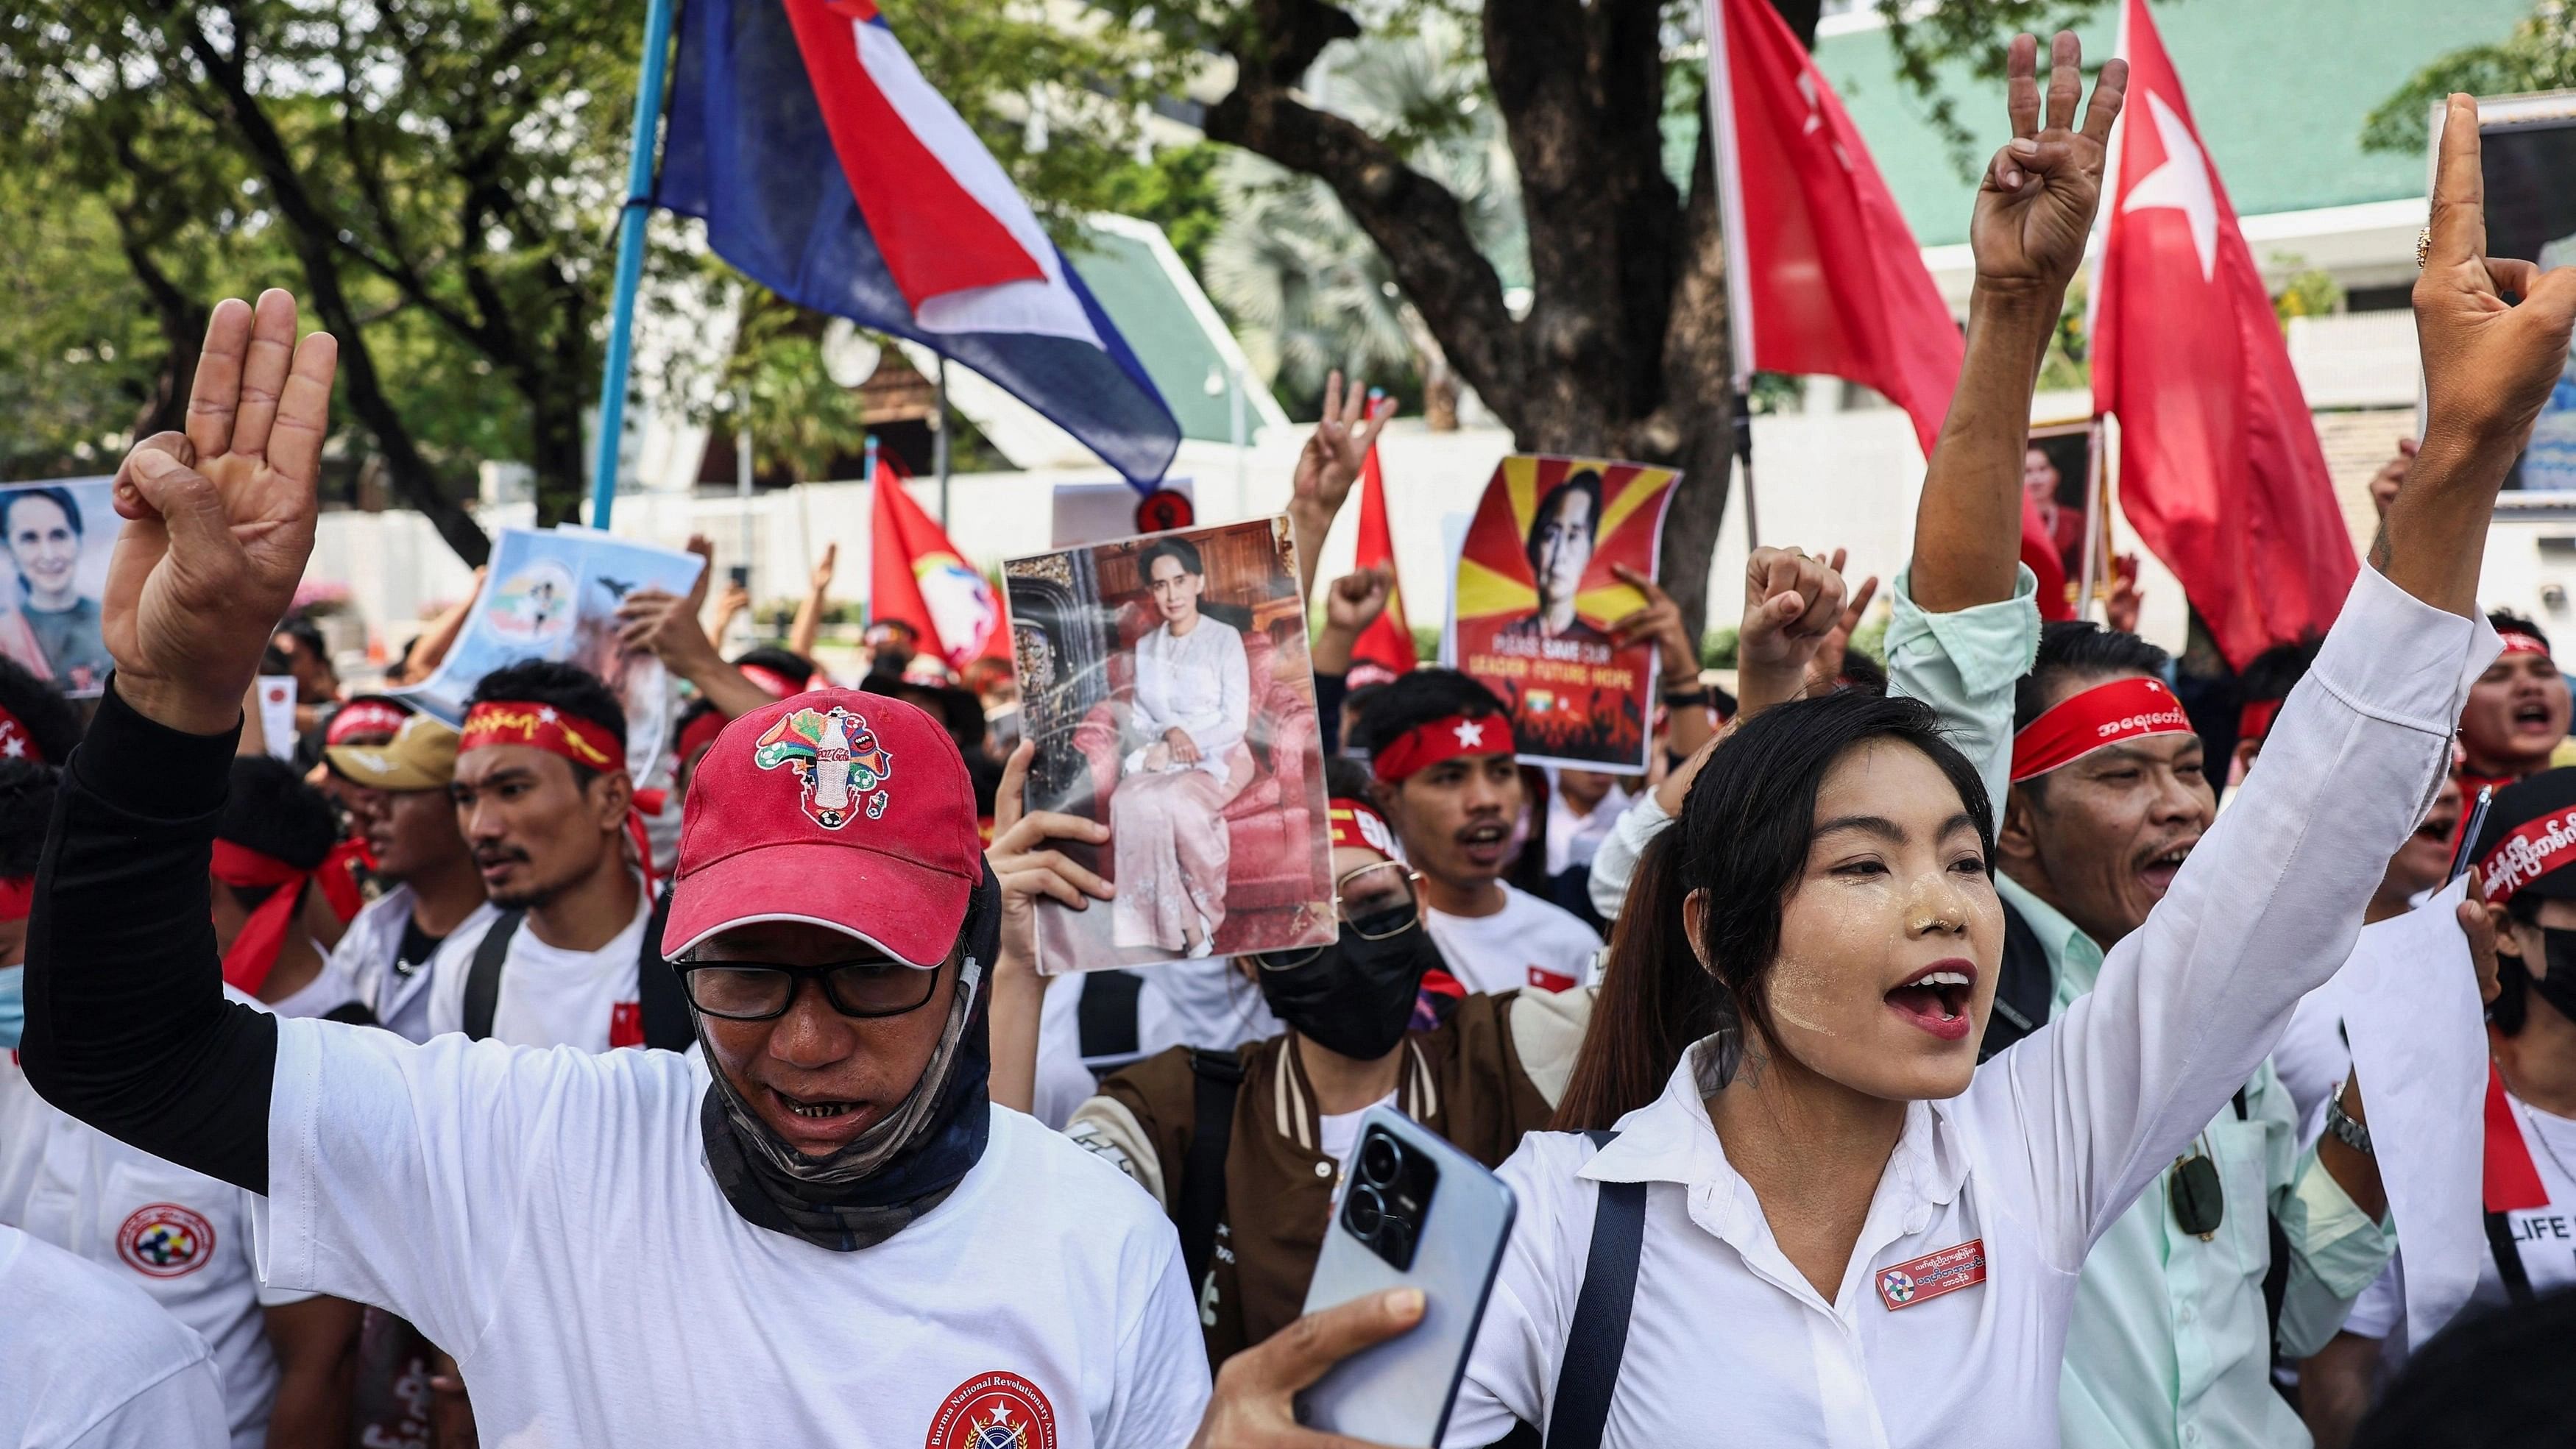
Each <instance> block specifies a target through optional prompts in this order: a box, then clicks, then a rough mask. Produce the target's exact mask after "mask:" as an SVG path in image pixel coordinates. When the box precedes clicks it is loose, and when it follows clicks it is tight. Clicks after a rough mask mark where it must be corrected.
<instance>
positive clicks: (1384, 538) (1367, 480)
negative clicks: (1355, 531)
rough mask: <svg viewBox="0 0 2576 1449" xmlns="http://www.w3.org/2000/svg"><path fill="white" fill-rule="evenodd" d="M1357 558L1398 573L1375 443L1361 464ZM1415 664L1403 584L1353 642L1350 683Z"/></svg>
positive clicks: (1379, 679) (1376, 679) (1382, 677)
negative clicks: (1405, 619)
mask: <svg viewBox="0 0 2576 1449" xmlns="http://www.w3.org/2000/svg"><path fill="white" fill-rule="evenodd" d="M1351 562H1352V565H1353V566H1354V567H1356V568H1364V569H1370V568H1376V569H1384V570H1386V572H1387V577H1388V578H1390V579H1392V578H1394V577H1395V576H1396V573H1395V536H1394V535H1393V534H1392V533H1390V532H1388V530H1387V526H1386V476H1385V475H1384V474H1383V473H1381V472H1380V471H1379V469H1378V463H1377V445H1376V444H1375V443H1371V444H1370V445H1369V450H1368V457H1367V458H1365V459H1363V460H1362V461H1361V463H1360V537H1359V548H1358V550H1357V553H1356V556H1355V557H1354V558H1353V559H1352V560H1351ZM1414 663H1415V659H1414V653H1413V630H1412V629H1411V628H1410V627H1408V626H1407V625H1406V624H1405V622H1404V589H1403V587H1402V586H1401V585H1400V584H1399V585H1397V586H1396V587H1394V588H1391V589H1389V590H1388V591H1387V596H1386V612H1385V613H1383V614H1380V615H1378V616H1377V617H1376V618H1375V619H1372V620H1370V621H1369V626H1368V627H1367V628H1365V629H1362V630H1361V631H1360V637H1359V641H1358V642H1357V643H1355V644H1353V645H1352V646H1351V672H1350V676H1349V677H1350V682H1351V684H1352V685H1353V687H1357V686H1359V685H1363V684H1379V683H1383V682H1385V681H1386V680H1389V679H1393V678H1394V677H1395V676H1397V675H1399V674H1407V673H1410V672H1412V669H1413V666H1414Z"/></svg>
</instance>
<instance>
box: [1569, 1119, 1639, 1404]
mask: <svg viewBox="0 0 2576 1449" xmlns="http://www.w3.org/2000/svg"><path fill="white" fill-rule="evenodd" d="M1583 1135H1584V1136H1586V1137H1589V1138H1591V1139H1592V1143H1593V1145H1594V1146H1595V1147H1607V1146H1609V1145H1610V1143H1611V1142H1612V1141H1613V1140H1614V1139H1616V1138H1617V1137H1618V1135H1619V1134H1618V1133H1616V1132H1586V1133H1585V1134H1583ZM1645 1246H1646V1184H1644V1183H1642V1182H1605V1183H1602V1184H1601V1185H1600V1204H1599V1206H1598V1207H1596V1208H1594V1209H1593V1214H1592V1248H1591V1252H1590V1253H1589V1255H1588V1256H1586V1257H1585V1259H1584V1262H1583V1290H1582V1291H1581V1292H1580V1293H1578V1294H1576V1295H1575V1299H1574V1321H1573V1322H1572V1323H1570V1324H1568V1325H1567V1326H1566V1332H1565V1357H1564V1358H1563V1359H1562V1360H1560V1361H1559V1362H1558V1364H1557V1369H1556V1397H1555V1398H1554V1399H1553V1400H1551V1401H1550V1402H1551V1406H1552V1407H1551V1410H1550V1412H1549V1414H1548V1416H1547V1449H1600V1445H1601V1430H1602V1427H1603V1426H1604V1425H1606V1424H1608V1423H1609V1422H1610V1395H1611V1394H1612V1393H1613V1392H1615V1391H1616V1390H1617V1389H1618V1387H1619V1358H1620V1355H1621V1354H1622V1353H1624V1352H1626V1350H1627V1347H1628V1313H1629V1310H1630V1309H1631V1308H1632V1307H1634V1306H1635V1304H1636V1301H1637V1260H1638V1257H1639V1256H1640V1255H1641V1254H1642V1253H1643V1252H1644V1251H1645Z"/></svg>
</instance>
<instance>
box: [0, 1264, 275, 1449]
mask: <svg viewBox="0 0 2576 1449" xmlns="http://www.w3.org/2000/svg"><path fill="white" fill-rule="evenodd" d="M228 1442H237V1441H230V1440H228V1439H227V1437H226V1435H225V1432H224V1398H223V1389H222V1386H221V1385H219V1384H218V1383H217V1382H216V1380H215V1364H214V1359H213V1358H212V1357H211V1356H210V1355H209V1354H208V1353H207V1352H206V1344H205V1340H203V1339H201V1338H199V1337H197V1335H196V1334H194V1333H191V1332H189V1331H188V1329H187V1328H186V1327H185V1326H184V1325H182V1324H181V1323H180V1322H179V1321H178V1320H177V1319H174V1318H172V1317H171V1316H170V1315H169V1314H167V1313H164V1312H162V1311H161V1310H160V1308H158V1307H156V1306H155V1305H154V1304H153V1302H152V1300H151V1298H149V1297H148V1296H146V1295H145V1294H144V1293H143V1292H142V1290H140V1289H138V1288H136V1287H135V1286H134V1285H133V1284H132V1283H121V1282H118V1281H117V1278H116V1275H114V1274H112V1273H110V1272H108V1271H107V1270H106V1269H104V1268H101V1267H99V1266H98V1265H97V1264H95V1263H88V1262H84V1261H82V1260H81V1259H80V1258H78V1257H75V1256H73V1255H72V1254H70V1253H66V1252H64V1251H63V1250H62V1249H60V1248H57V1247H55V1246H54V1245H53V1244H51V1243H47V1242H43V1241H41V1240H39V1239H37V1238H34V1237H31V1236H29V1235H28V1234H26V1233H23V1232H20V1231H19V1230H18V1229H16V1228H12V1227H6V1226H0V1444H8V1445H12V1446H16V1445H27V1446H31V1449H141V1446H147V1445H148V1446H150V1449H223V1446H224V1445H225V1444H226V1443H228ZM253 1442H257V1441H253Z"/></svg>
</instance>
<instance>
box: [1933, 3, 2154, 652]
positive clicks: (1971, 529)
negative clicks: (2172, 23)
mask: <svg viewBox="0 0 2576 1449" xmlns="http://www.w3.org/2000/svg"><path fill="white" fill-rule="evenodd" d="M2038 53H2039V42H2038V41H2037V40H2035V39H2033V38H2032V37H2030V36H2027V35H2020V36H2015V37H2014V38H2013V42H2012V46H2011V49H2010V50H2009V51H2008V52H2007V54H2006V57H2005V62H2004V66H2005V72H2006V75H2007V81H2006V86H2007V102H2006V103H2007V106H2008V107H2009V109H2010V111H2011V113H2012V130H2013V136H2012V139H2011V140H2010V141H2008V142H2006V143H2005V144H2004V148H2003V149H2002V150H2001V151H1998V152H1996V153H1995V159H1994V161H1993V162H1992V163H1991V164H1990V165H1988V166H1987V167H1986V174H1985V179H1984V180H1983V181H1982V182H1981V183H1980V184H1979V185H1978V187H1977V203H1976V215H1975V218H1974V219H1973V220H1972V221H1970V222H1969V224H1968V239H1969V244H1970V247H1971V249H1972V250H1973V251H1974V252H1975V253H1976V261H1977V273H1976V281H1975V282H1974V284H1973V285H1972V287H1971V288H1970V290H1969V293H1968V338H1967V356H1966V359H1965V360H1964V361H1963V362H1962V364H1961V366H1960V368H1959V387H1958V391H1956V392H1954V393H1952V394H1951V395H1950V412H1949V415H1948V416H1947V417H1945V418H1943V419H1942V421H1941V436H1940V437H1939V439H1938V440H1937V441H1936V442H1934V444H1933V447H1932V457H1931V460H1930V464H1929V466H1928V468H1927V469H1926V470H1925V472H1924V475H1923V497H1922V500H1921V502H1920V503H1918V504H1917V505H1916V508H1915V515H1914V564H1913V568H1912V569H1911V570H1910V571H1909V572H1910V590H1909V592H1910V593H1911V595H1912V597H1913V599H1914V602H1915V603H1917V604H1919V605H1921V606H1922V607H1923V608H1925V609H1927V610H1930V611H1932V612H1935V613H1947V612H1950V611H1952V610H1956V609H1965V608H1968V607H1970V606H1972V605H1976V604H1991V603H1997V602H2000V601H2002V600H2005V599H2009V598H2011V597H2012V595H2013V587H2014V579H2015V578H2016V576H2017V573H2018V570H2019V568H2020V556H2021V464H2022V449H2023V446H2024V445H2025V444H2026V443H2027V442H2028V440H2029V437H2030V390H2031V386H2032V384H2033V383H2035V382H2036V381H2037V380H2038V378H2039V363H2040V358H2041V357H2042V356H2043V355H2044V354H2045V353H2046V352H2047V350H2048V338H2049V334H2050V333H2051V332H2053V331H2055V330H2056V327H2057V313H2058V309H2059V308H2060V307H2061V306H2063V305H2064V303H2065V301H2066V284H2067V281H2068V279H2069V278H2071V277H2073V276H2074V275H2075V269H2076V268H2077V267H2078V266H2080V265H2082V264H2083V261H2084V238H2085V236H2086V234H2087V233H2088V232H2090V231H2091V230H2092V226H2093V208H2094V206H2095V204H2096V203H2098V202H2099V201H2100V199H2101V195H2102V166H2103V157H2104V154H2105V151H2106V148H2107V147H2108V145H2109V143H2110V139H2111V122H2112V121H2113V120H2114V119H2115V118H2117V117H2118V116H2119V114H2120V102H2121V98H2122V95H2123V93H2124V91H2125V89H2126V88H2127V85H2128V79H2129V64H2128V62H2127V61H2124V60H2118V59H2114V60H2110V61H2106V62H2104V63H2103V66H2102V74H2101V76H2100V78H2098V79H2097V80H2096V81H2095V82H2094V84H2093V102H2092V104H2091V106H2089V107H2088V108H2086V109H2085V111H2084V113H2083V126H2082V128H2081V129H2076V127H2075V120H2076V103H2077V102H2078V101H2079V100H2080V99H2081V98H2082V96H2083V93H2084V72H2083V68H2082V61H2083V53H2082V50H2081V49H2080V47H2078V46H2077V44H2076V42H2075V37H2074V35H2073V34H2071V33H2068V32H2062V31H2061V32H2060V33H2059V34H2058V36H2057V38H2056V39H2055V40H2054V41H2052V42H2050V45H2049V73H2048V95H2047V105H2046V114H2045V115H2043V114H2042V109H2041V96H2040V89H2039V77H2038Z"/></svg>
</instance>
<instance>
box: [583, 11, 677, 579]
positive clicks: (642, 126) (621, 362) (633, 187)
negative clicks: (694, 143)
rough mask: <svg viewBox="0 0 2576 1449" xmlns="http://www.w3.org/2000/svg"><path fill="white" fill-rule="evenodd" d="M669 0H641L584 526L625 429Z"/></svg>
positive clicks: (602, 521)
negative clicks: (639, 60) (640, 41)
mask: <svg viewBox="0 0 2576 1449" xmlns="http://www.w3.org/2000/svg"><path fill="white" fill-rule="evenodd" d="M671 7H672V0H647V5H646V9H645V12H644V70H643V74H642V75H641V76H640V77H638V78H637V80H636V84H635V135H634V139H633V141H632V143H631V144H630V145H629V147H628V149H627V153H626V210H625V212H624V213H623V214H621V215H620V216H619V217H618V219H617V291H616V295H615V297H614V298H613V300H612V301H611V302H610V303H609V311H608V358H607V364H606V366H605V367H604V368H603V369H602V376H601V377H600V380H599V454H598V456H597V458H595V459H594V460H593V461H592V464H591V470H590V526H591V527H593V528H601V529H604V528H606V527H608V519H609V513H610V511H611V510H612V509H614V508H615V507H616V504H617V453H618V445H619V444H620V443H621V442H623V441H624V439H625V435H626V377H627V373H628V372H629V371H631V370H632V368H633V366H634V361H635V357H634V353H635V292H636V288H637V287H638V286H640V285H641V284H642V282H643V280H644V219H645V217H646V216H648V215H649V214H651V211H652V207H653V138H654V134H655V131H656V128H657V127H658V126H659V125H660V123H661V120H662V80H663V73H664V71H665V70H667V69H668V68H669V61H670V55H671Z"/></svg>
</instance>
